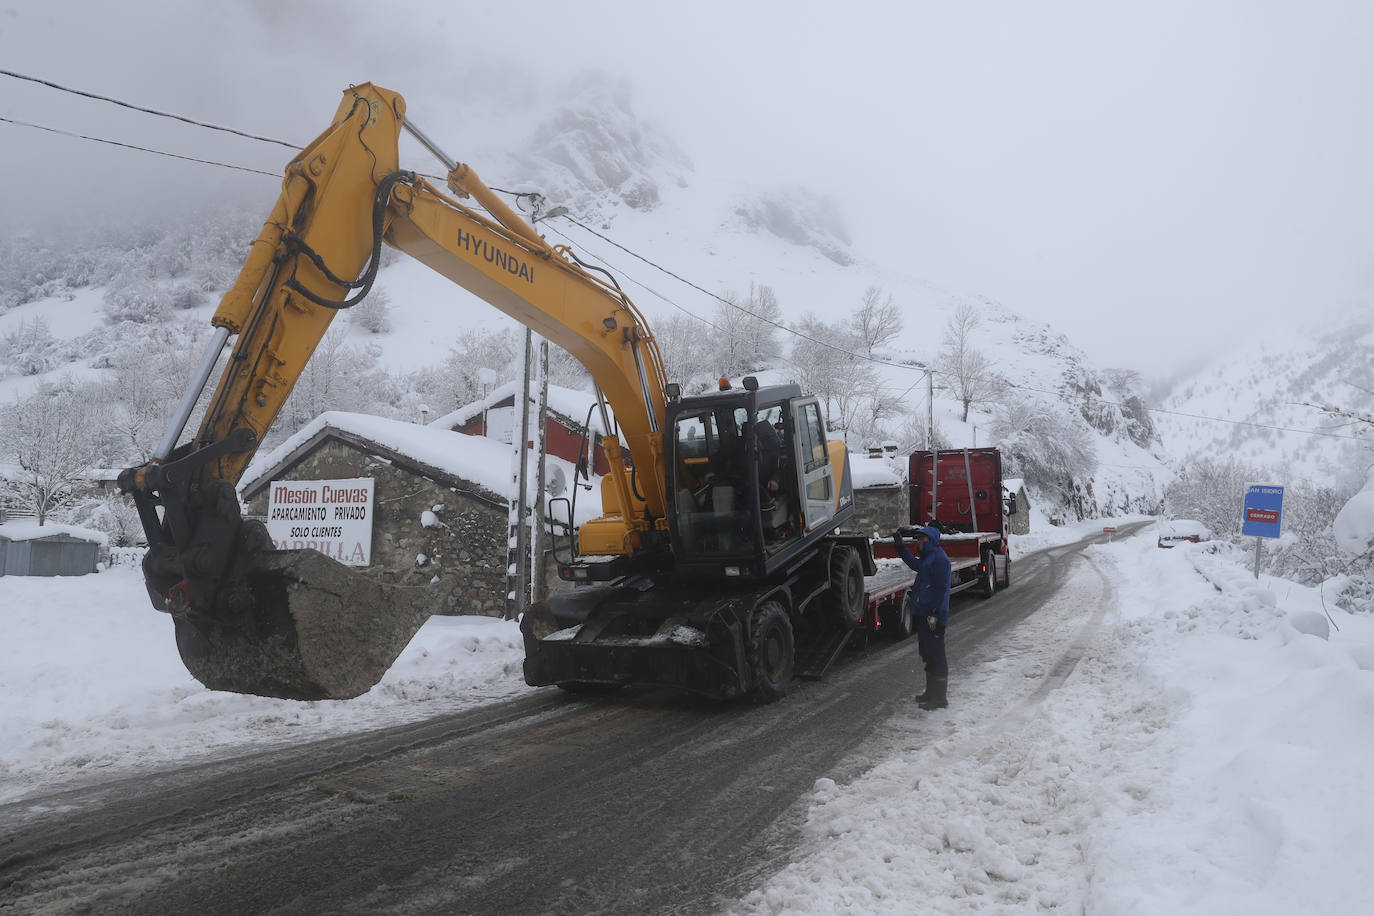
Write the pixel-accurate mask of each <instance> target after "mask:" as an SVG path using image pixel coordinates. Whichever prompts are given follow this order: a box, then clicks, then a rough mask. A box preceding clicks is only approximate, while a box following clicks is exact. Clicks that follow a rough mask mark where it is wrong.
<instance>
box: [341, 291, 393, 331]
mask: <svg viewBox="0 0 1374 916" xmlns="http://www.w3.org/2000/svg"><path fill="white" fill-rule="evenodd" d="M348 320H349V321H350V322H352V323H353V324H356V325H357V326H358V327H360V328H362V329H363V330H365V331H369V332H371V333H373V334H385V333H387V332H388V331H390V330H391V297H390V296H388V295H387V292H386V290H384V289H382V288H381V287H373V289H372V292H370V293H369V294H368V295H367V296H366V297H365V298H364V299H363V301H362V302H359V303H358V304H357V305H355V306H353V307H352V308H351V309H349V310H348Z"/></svg>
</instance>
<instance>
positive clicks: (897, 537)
mask: <svg viewBox="0 0 1374 916" xmlns="http://www.w3.org/2000/svg"><path fill="white" fill-rule="evenodd" d="M892 543H894V544H900V543H902V533H901V532H900V531H894V532H892Z"/></svg>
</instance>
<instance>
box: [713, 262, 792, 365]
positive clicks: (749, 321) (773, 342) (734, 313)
mask: <svg viewBox="0 0 1374 916" xmlns="http://www.w3.org/2000/svg"><path fill="white" fill-rule="evenodd" d="M722 298H723V299H725V300H726V301H725V302H722V303H720V304H719V305H718V306H716V311H715V318H714V321H713V323H714V324H715V326H716V333H715V335H714V336H715V339H716V343H717V348H716V349H717V356H716V359H717V370H718V372H719V374H720V375H726V376H734V375H739V374H741V373H744V372H750V371H752V370H756V369H760V368H762V367H763V366H764V365H766V364H767V363H768V361H769V360H772V359H775V358H776V357H777V356H778V353H779V348H778V325H779V323H780V322H781V320H782V307H781V306H780V305H779V304H778V297H777V295H776V294H775V293H774V292H773V290H772V288H771V287H768V286H759V285H757V284H752V283H751V284H750V285H749V297H748V298H747V299H745V300H744V301H743V302H741V301H740V300H739V298H738V297H737V296H736V295H735V294H734V293H726V294H725V295H724V296H723V297H722Z"/></svg>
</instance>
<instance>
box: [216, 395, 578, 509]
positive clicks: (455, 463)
mask: <svg viewBox="0 0 1374 916" xmlns="http://www.w3.org/2000/svg"><path fill="white" fill-rule="evenodd" d="M326 429H330V430H336V431H338V432H342V433H346V434H349V435H352V436H355V437H357V438H359V439H363V440H365V441H367V442H369V443H372V444H374V445H376V446H379V447H381V448H383V449H386V450H387V451H390V452H392V453H394V454H396V455H399V456H403V457H405V458H407V459H410V460H413V461H415V462H416V463H417V464H422V465H425V466H427V467H429V468H433V469H434V470H436V471H439V472H442V473H444V474H447V475H449V476H451V477H454V478H458V479H461V480H464V481H467V482H468V483H472V484H476V485H477V486H478V487H480V488H481V489H483V490H485V491H487V492H488V493H489V494H490V495H491V496H493V497H496V498H499V499H503V500H509V499H510V498H511V497H512V496H513V495H514V494H515V492H516V488H515V481H514V474H513V467H514V465H515V460H514V450H513V449H512V447H511V446H509V445H507V444H506V443H504V442H498V441H496V440H495V439H487V438H485V437H482V436H465V435H463V434H462V433H458V432H454V431H453V430H451V429H438V428H435V427H434V425H433V424H430V425H429V426H421V425H418V424H415V423H406V422H404V421H401V420H388V419H386V418H384V417H373V416H369V415H367V414H360V413H348V412H346V411H340V410H331V411H327V412H326V413H322V414H320V415H319V416H318V417H316V418H315V419H313V420H311V421H310V422H309V423H307V424H306V425H305V426H303V427H302V428H301V429H300V430H299V431H298V432H297V433H296V434H295V435H293V436H292V437H291V438H289V439H287V440H286V441H285V442H283V443H282V444H281V445H279V446H277V447H276V448H275V449H273V450H272V451H271V452H270V453H268V454H267V455H262V456H259V457H258V458H257V459H256V460H255V461H254V462H253V464H252V465H251V466H250V467H249V470H248V473H247V474H245V475H244V477H243V480H242V481H241V482H240V483H239V492H240V493H246V492H248V491H249V490H251V489H255V488H257V487H260V486H262V485H264V484H266V483H269V482H270V481H272V480H273V479H275V478H276V477H277V476H278V475H279V474H281V473H282V472H283V471H284V469H285V466H286V465H287V464H288V463H290V462H291V461H292V460H293V458H294V457H295V456H296V453H297V452H298V451H299V450H300V449H301V448H302V447H303V446H305V445H306V444H307V443H309V442H310V440H312V439H314V438H315V437H316V436H317V435H319V434H320V433H321V432H324V431H325V430H326ZM548 462H549V474H550V476H551V477H552V476H556V474H557V473H559V472H561V474H562V476H563V479H564V480H565V481H571V480H573V479H574V474H575V468H574V466H573V464H572V463H571V462H569V461H564V460H563V459H562V458H558V457H555V456H553V455H549V456H548ZM529 485H530V490H529V492H530V493H531V494H533V493H534V479H533V475H531V479H530V481H529ZM600 512H601V492H600V489H599V488H598V487H595V486H593V487H592V489H591V490H584V491H583V492H582V493H581V494H580V495H579V496H578V503H577V518H576V523H577V524H581V523H582V522H583V521H585V520H586V519H589V518H594V517H595V516H597V515H599V514H600Z"/></svg>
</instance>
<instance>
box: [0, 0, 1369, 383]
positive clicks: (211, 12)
mask: <svg viewBox="0 0 1374 916" xmlns="http://www.w3.org/2000/svg"><path fill="white" fill-rule="evenodd" d="M1371 48H1374V3H1371V2H1366V0H1347V2H1337V0H1307V2H1302V0H1290V2H1264V0H1234V2H1232V0H1227V2H1221V0H1214V2H1209V0H1191V2H1170V0H1165V2H1107V0H1099V2H1092V0H1082V2H990V3H976V2H970V3H954V2H948V0H940V2H928V3H927V2H895V0H894V2H887V3H866V2H846V3H834V2H828V3H808V2H771V0H770V2H741V0H735V2H730V3H721V2H710V0H704V2H697V3H693V4H672V5H668V4H656V3H642V2H628V0H627V2H608V0H582V2H572V3H569V2H560V3H556V4H555V3H544V2H534V0H531V2H525V3H510V2H493V3H485V2H481V3H479V2H466V3H464V2H451V0H450V2H421V0H405V2H387V3H375V2H374V3H361V2H356V0H341V2H324V0H292V2H276V0H215V2H193V0H186V2H168V3H149V2H147V0H123V2H119V3H108V4H107V3H94V2H72V0H0V69H8V70H15V71H18V72H21V73H25V74H29V75H32V76H37V77H41V78H44V79H48V80H51V81H54V82H57V83H61V84H64V85H68V86H72V87H76V88H82V89H87V90H90V91H95V92H100V93H103V94H108V95H110V96H114V97H116V98H120V99H124V100H127V101H131V102H135V103H138V104H142V105H146V106H149V107H154V108H161V109H165V110H169V111H174V112H177V113H181V114H186V115H188V116H191V117H195V118H198V119H203V120H207V121H212V122H215V123H221V124H229V125H232V126H235V127H238V128H241V129H243V130H247V131H250V132H254V133H262V134H266V135H268V136H273V137H280V138H282V139H286V140H291V141H293V142H301V143H304V142H307V141H308V140H310V139H311V138H313V137H314V136H315V134H316V133H318V132H319V130H321V129H322V128H323V127H324V126H325V125H326V124H327V123H328V119H329V118H330V117H331V116H332V114H333V109H334V106H335V105H336V104H337V101H338V98H339V92H340V91H341V90H342V89H343V88H344V87H345V86H347V85H348V84H349V83H355V82H363V81H368V80H371V81H373V82H376V83H379V84H381V85H384V86H387V87H388V88H393V89H397V90H399V91H401V92H403V93H404V94H405V95H406V98H407V100H408V102H409V106H410V112H411V114H412V116H414V117H415V118H416V120H417V121H420V122H421V123H423V124H424V125H425V126H426V128H427V129H429V130H430V132H431V133H433V134H435V135H436V136H437V138H439V139H441V140H442V142H443V145H444V146H445V147H446V148H448V149H449V150H450V152H451V154H452V155H454V156H455V157H456V158H459V159H463V158H465V156H464V149H465V148H466V143H467V141H468V140H480V139H482V136H481V130H482V128H481V125H480V124H474V123H472V119H471V118H468V119H466V120H465V119H463V118H462V117H459V116H458V115H457V114H456V112H459V111H464V110H467V111H470V110H472V108H473V106H474V105H478V104H481V103H483V102H486V103H489V104H492V105H495V106H497V107H499V106H500V105H510V106H517V105H519V104H521V101H522V99H526V98H528V97H529V93H532V92H536V91H539V90H540V89H541V88H543V89H547V87H548V86H550V85H554V86H556V85H557V84H558V82H559V81H561V80H562V79H564V78H566V77H567V76H569V75H571V74H574V73H576V72H579V71H581V70H585V69H587V68H589V67H596V68H600V69H603V70H606V71H608V72H610V73H612V74H616V75H623V76H625V77H627V78H628V79H629V80H630V82H631V84H632V86H633V92H634V99H635V105H636V109H637V110H638V111H639V113H640V114H641V115H642V116H644V117H645V118H647V119H649V120H652V121H654V122H657V123H658V124H659V125H660V126H661V127H663V128H664V129H665V130H666V131H667V132H668V133H670V134H671V135H672V136H673V137H674V138H675V139H676V140H677V142H678V144H679V145H680V146H681V147H682V148H683V149H684V150H685V151H686V152H687V153H688V154H689V155H690V156H691V157H692V159H693V160H694V161H695V162H696V164H697V170H698V173H699V174H701V175H712V174H730V175H732V176H736V177H741V176H742V177H746V178H748V177H751V176H757V177H758V180H759V181H760V183H762V184H769V185H776V184H784V183H793V182H796V181H800V182H802V183H804V184H806V185H808V186H810V187H812V188H813V189H815V190H818V191H821V192H824V193H826V194H828V195H830V196H831V197H833V198H834V199H835V200H836V201H837V203H838V204H839V205H840V207H841V209H842V211H843V212H844V214H845V216H846V217H847V220H848V222H849V226H850V229H851V231H852V234H853V235H854V238H855V243H856V248H857V249H858V251H859V253H860V255H861V256H863V257H866V258H869V259H872V260H876V261H879V262H881V263H884V264H887V265H889V266H894V267H897V268H899V269H901V270H903V271H905V272H907V273H909V274H911V275H913V276H916V277H920V278H923V279H926V280H929V281H932V282H934V283H937V284H939V285H941V286H944V287H946V288H950V289H952V290H958V291H961V292H969V293H976V294H982V295H986V296H989V297H992V298H994V299H997V300H999V301H1001V302H1002V303H1004V304H1005V305H1007V306H1008V307H1010V308H1011V309H1013V310H1015V311H1017V312H1020V313H1022V314H1024V315H1026V316H1028V317H1030V318H1034V319H1038V320H1043V321H1049V322H1051V323H1052V324H1054V325H1055V326H1056V327H1057V328H1059V329H1061V330H1065V331H1067V332H1068V333H1069V334H1070V336H1071V338H1072V339H1073V340H1074V342H1075V343H1078V344H1079V345H1081V346H1084V347H1085V348H1087V349H1088V350H1089V351H1091V352H1092V353H1093V354H1094V356H1095V357H1096V359H1097V360H1098V361H1099V362H1102V363H1106V364H1114V365H1122V366H1129V367H1131V368H1135V369H1139V370H1142V371H1144V372H1146V374H1147V375H1152V376H1153V375H1158V374H1161V373H1164V372H1168V371H1171V370H1172V369H1174V368H1176V367H1178V366H1179V365H1180V364H1181V363H1183V362H1184V361H1185V360H1187V359H1189V358H1192V357H1194V356H1197V355H1199V354H1202V353H1204V352H1207V351H1209V350H1211V351H1213V352H1214V351H1215V350H1216V349H1217V346H1218V344H1225V343H1227V342H1235V343H1236V344H1237V345H1239V344H1241V343H1248V342H1249V341H1252V340H1253V339H1254V338H1255V336H1256V333H1257V331H1256V330H1255V329H1261V330H1262V331H1263V332H1264V333H1266V334H1267V335H1268V336H1270V337H1271V338H1274V339H1280V338H1282V337H1283V335H1284V334H1285V332H1286V331H1287V330H1288V329H1289V328H1290V327H1292V326H1293V325H1294V324H1295V323H1305V324H1312V323H1314V322H1316V321H1318V320H1319V319H1320V318H1322V317H1323V316H1333V317H1339V316H1342V315H1346V316H1348V315H1350V314H1352V313H1355V312H1359V311H1360V310H1364V311H1365V312H1369V311H1374V309H1371V301H1374V298H1371V292H1374V119H1371V117H1370V115H1369V105H1370V100H1371V99H1374V51H1371ZM422 113H423V114H422ZM0 117H6V118H13V119H20V120H25V121H31V122H35V123H40V124H45V125H48V126H52V127H57V128H61V129H64V130H70V131H75V132H80V133H89V134H93V135H96V136H103V137H110V138H113V139H118V140H121V141H124V142H130V143H138V144H142V145H150V146H154V147H157V148H160V149H168V150H171V151H175V152H180V153H187V154H191V155H200V156H207V157H209V158H216V159H221V160H224V161H228V162H232V163H235V164H241V165H249V166H252V167H256V168H262V169H264V170H267V171H271V172H274V173H275V172H279V171H280V168H281V166H282V165H283V164H284V162H285V161H286V160H287V159H289V158H290V153H289V152H288V151H286V150H284V149H281V148H279V147H272V146H267V145H265V144H261V143H256V142H251V141H246V140H237V139H234V138H228V137H225V136H223V135H218V134H212V133H208V132H206V131H203V130H199V129H196V128H190V127H181V126H176V125H172V124H170V123H169V122H165V121H160V120H158V119H154V118H150V117H148V116H145V115H137V114H134V113H132V112H127V111H122V110H120V109H116V108H113V107H111V106H108V105H104V104H101V103H96V102H88V101H82V100H76V99H73V98H72V97H70V96H65V95H62V94H61V93H56V92H54V91H52V90H49V89H44V88H42V87H38V86H34V85H32V84H29V83H23V82H20V81H17V80H14V79H11V78H8V77H0ZM0 166H3V168H4V172H5V174H6V176H7V178H8V181H7V188H6V190H5V191H4V194H3V200H4V208H3V210H4V212H3V214H0V228H4V229H13V228H16V227H20V228H25V227H27V228H32V227H35V226H40V225H42V224H43V223H45V222H47V221H53V220H57V221H71V220H74V219H78V220H79V219H84V218H87V216H88V215H89V216H91V217H94V216H96V215H105V214H108V213H110V212H116V211H119V210H121V209H122V210H129V209H131V208H146V207H150V206H152V205H156V206H166V205H167V202H168V201H169V200H172V199H174V198H175V197H194V196H196V195H198V194H200V193H203V192H202V190H201V189H202V188H203V186H204V185H205V184H206V183H207V182H208V183H211V184H214V185H216V186H218V187H221V188H224V187H229V188H233V187H238V186H239V184H237V183H241V184H242V186H243V187H244V188H245V189H254V190H245V194H249V195H251V194H253V193H260V194H262V195H263V207H264V210H265V208H266V207H267V206H268V205H269V204H270V202H271V200H272V199H273V198H274V197H275V193H276V185H275V184H274V183H273V182H272V181H270V180H268V179H265V178H257V177H253V176H242V177H240V176H239V175H238V174H236V173H232V172H227V171H222V170H217V169H209V168H208V167H206V166H199V165H191V164H183V163H176V162H172V161H170V160H161V159H158V158H156V157H152V156H148V155H145V154H140V153H133V152H125V151H120V150H115V149H113V148H111V147H108V146H100V145H97V144H92V143H87V142H84V141H79V140H74V139H70V138H67V137H61V136H54V135H51V134H45V133H42V132H39V131H36V130H32V129H29V128H21V127H16V126H14V125H11V124H4V123H0ZM479 168H480V167H479ZM1243 329H1248V330H1243Z"/></svg>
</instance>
